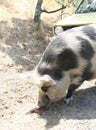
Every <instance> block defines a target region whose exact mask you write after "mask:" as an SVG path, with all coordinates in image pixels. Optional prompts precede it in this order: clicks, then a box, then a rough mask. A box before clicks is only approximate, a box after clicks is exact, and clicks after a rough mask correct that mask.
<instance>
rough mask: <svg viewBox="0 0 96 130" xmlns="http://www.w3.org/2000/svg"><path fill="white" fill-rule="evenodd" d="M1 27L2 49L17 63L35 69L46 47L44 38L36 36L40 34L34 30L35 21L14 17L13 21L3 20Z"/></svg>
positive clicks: (28, 68)
mask: <svg viewBox="0 0 96 130" xmlns="http://www.w3.org/2000/svg"><path fill="white" fill-rule="evenodd" d="M45 26H46V28H47V25H45ZM0 27H1V29H0V51H2V52H3V53H6V54H7V55H8V56H9V57H10V58H11V59H12V60H13V62H14V64H15V65H20V66H22V68H23V69H25V70H31V69H33V67H34V64H36V63H37V61H38V59H39V58H40V56H41V54H42V53H43V51H44V49H45V47H46V43H44V41H43V40H42V39H38V40H37V39H36V38H35V37H36V36H37V37H39V36H38V35H40V34H36V33H35V32H34V28H33V21H32V20H22V19H19V18H12V19H11V22H8V21H1V22H0ZM48 31H49V30H48ZM48 33H50V32H48ZM43 39H44V36H43Z"/></svg>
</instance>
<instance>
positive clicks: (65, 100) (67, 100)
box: [64, 97, 73, 105]
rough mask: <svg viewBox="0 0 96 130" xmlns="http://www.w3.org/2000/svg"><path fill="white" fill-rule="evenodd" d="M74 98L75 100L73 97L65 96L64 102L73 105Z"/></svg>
mask: <svg viewBox="0 0 96 130" xmlns="http://www.w3.org/2000/svg"><path fill="white" fill-rule="evenodd" d="M72 100H73V97H70V98H65V99H64V102H65V103H66V104H67V105H72Z"/></svg>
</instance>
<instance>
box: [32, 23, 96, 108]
mask: <svg viewBox="0 0 96 130" xmlns="http://www.w3.org/2000/svg"><path fill="white" fill-rule="evenodd" d="M34 78H35V79H34V83H35V84H36V85H37V86H38V87H39V98H38V104H39V106H46V105H48V104H50V103H51V102H55V101H59V100H61V99H63V98H65V102H66V103H69V102H70V101H71V100H72V95H73V92H74V91H75V89H77V88H78V87H79V86H80V85H81V84H82V83H83V81H85V80H90V79H93V78H96V24H90V25H85V26H80V27H75V28H72V29H69V30H67V31H65V32H63V33H61V34H60V35H58V36H57V37H56V38H55V39H54V40H52V41H51V42H50V43H49V45H48V46H47V48H46V50H45V51H44V53H43V55H42V57H41V59H40V62H39V63H38V65H37V66H36V68H35V70H34Z"/></svg>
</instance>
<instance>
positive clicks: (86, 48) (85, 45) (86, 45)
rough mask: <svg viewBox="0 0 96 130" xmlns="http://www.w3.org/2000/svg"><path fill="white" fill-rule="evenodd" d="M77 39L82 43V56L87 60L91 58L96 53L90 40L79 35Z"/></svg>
mask: <svg viewBox="0 0 96 130" xmlns="http://www.w3.org/2000/svg"><path fill="white" fill-rule="evenodd" d="M77 39H78V40H79V41H80V44H81V49H80V54H81V56H82V57H83V58H85V59H86V60H90V59H91V58H92V57H93V55H94V50H93V48H92V46H91V44H90V42H89V41H88V40H87V39H83V38H81V37H79V36H78V37H77Z"/></svg>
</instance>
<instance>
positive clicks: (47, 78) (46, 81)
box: [40, 75, 56, 88]
mask: <svg viewBox="0 0 96 130" xmlns="http://www.w3.org/2000/svg"><path fill="white" fill-rule="evenodd" d="M40 83H41V84H42V87H43V86H47V87H48V86H55V85H56V83H55V81H54V80H53V79H52V78H51V77H50V76H49V75H44V76H42V77H41V78H40ZM43 88H44V87H43Z"/></svg>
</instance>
